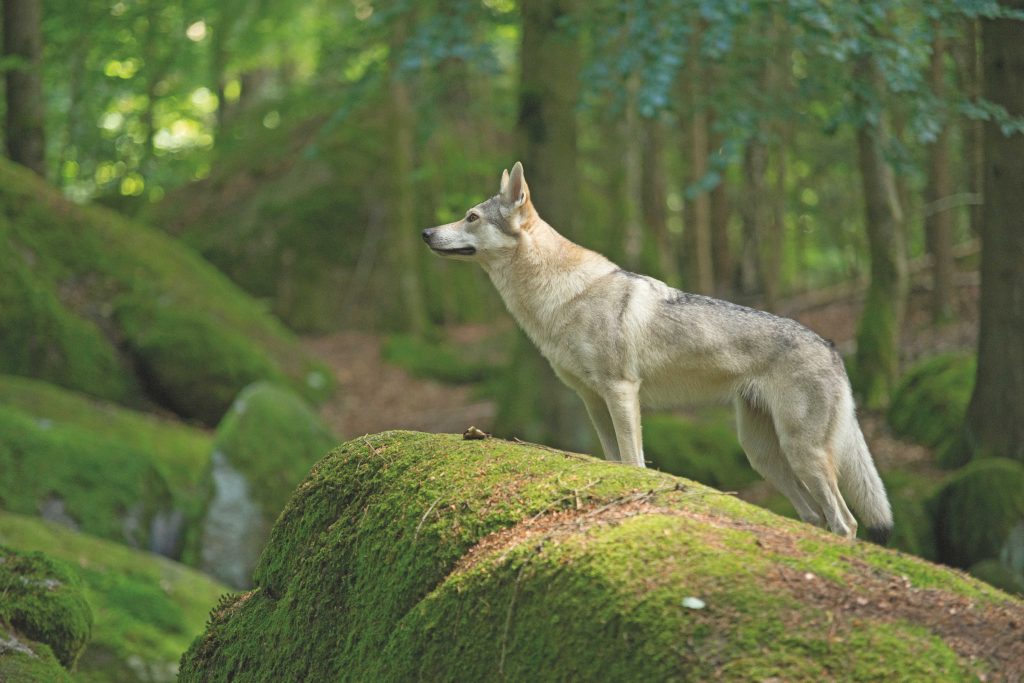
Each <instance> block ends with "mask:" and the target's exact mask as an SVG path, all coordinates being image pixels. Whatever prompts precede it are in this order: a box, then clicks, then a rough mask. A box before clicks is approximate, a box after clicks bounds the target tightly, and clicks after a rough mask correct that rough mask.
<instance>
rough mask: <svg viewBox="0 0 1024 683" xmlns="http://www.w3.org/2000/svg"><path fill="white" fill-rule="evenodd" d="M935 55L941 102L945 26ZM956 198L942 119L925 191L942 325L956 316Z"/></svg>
mask: <svg viewBox="0 0 1024 683" xmlns="http://www.w3.org/2000/svg"><path fill="white" fill-rule="evenodd" d="M933 30H934V31H935V38H934V39H933V40H932V56H931V64H930V67H929V74H928V80H929V83H930V85H931V89H932V93H933V94H934V95H935V97H936V99H937V100H939V101H940V102H941V101H943V100H944V99H945V97H946V64H945V58H946V38H945V36H944V35H943V33H942V26H941V25H940V24H939V23H938V22H935V23H934V25H933ZM952 196H953V174H952V168H951V164H950V128H949V123H948V121H945V120H943V121H942V123H941V128H940V129H939V133H938V136H937V137H936V139H935V142H933V143H932V145H931V147H930V148H929V150H928V183H927V187H926V188H925V201H926V206H925V224H924V227H925V234H926V237H927V242H928V251H929V252H930V254H931V257H932V318H933V320H934V321H935V322H943V321H945V320H948V319H949V318H950V317H952V314H953V293H954V292H953V274H954V262H953V211H952V207H951V206H949V205H948V203H949V201H950V198H951V197H952Z"/></svg>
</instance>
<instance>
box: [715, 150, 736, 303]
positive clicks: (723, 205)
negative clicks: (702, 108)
mask: <svg viewBox="0 0 1024 683" xmlns="http://www.w3.org/2000/svg"><path fill="white" fill-rule="evenodd" d="M720 146H721V141H720V140H719V139H717V138H716V137H714V136H712V144H711V150H710V152H711V155H712V157H714V156H715V155H716V154H718V151H717V150H718V148H719V147H720ZM729 211H730V206H729V195H728V193H727V192H726V188H725V175H724V174H723V175H722V179H721V180H720V181H719V182H718V184H717V185H715V188H714V189H713V190H711V260H712V270H713V271H714V275H715V296H722V297H728V296H729V295H730V294H731V293H732V285H733V282H732V278H733V261H732V243H731V242H730V241H729Z"/></svg>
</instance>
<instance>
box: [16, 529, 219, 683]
mask: <svg viewBox="0 0 1024 683" xmlns="http://www.w3.org/2000/svg"><path fill="white" fill-rule="evenodd" d="M0 543H4V544H8V545H11V546H14V547H18V548H24V549H45V550H46V551H47V553H49V554H51V555H53V556H54V557H56V558H58V559H62V560H65V561H67V562H69V563H73V564H75V565H77V566H78V567H79V573H80V575H81V577H82V580H81V583H82V584H83V585H84V590H85V593H84V595H85V599H86V601H87V602H88V604H89V606H90V607H91V608H92V613H93V614H94V616H95V623H94V625H93V628H92V639H91V641H90V643H89V646H88V648H86V650H85V653H84V654H83V655H82V657H81V658H80V659H79V661H78V672H77V674H76V677H75V678H76V680H78V681H83V682H88V683H123V682H125V681H171V680H174V675H175V671H176V669H177V662H178V659H179V657H180V654H181V652H182V651H184V650H185V648H186V647H187V646H188V644H189V642H190V641H191V640H192V638H194V637H195V636H196V635H197V634H198V633H200V632H201V631H202V628H203V624H204V622H205V619H206V615H207V613H208V612H209V610H210V609H211V607H212V606H213V605H214V604H216V602H217V598H218V596H219V595H221V594H223V593H224V592H226V591H227V588H226V587H225V586H223V585H222V584H219V583H217V582H216V581H214V580H213V579H211V578H209V577H207V576H205V575H203V574H200V573H199V572H197V571H194V570H191V569H188V568H187V567H184V566H182V565H180V564H177V563H175V562H171V561H170V560H166V559H164V558H161V557H159V556H156V555H151V554H149V553H144V552H140V551H137V550H132V549H130V548H126V547H125V546H122V545H120V544H117V543H111V542H108V541H103V540H101V539H98V538H95V537H92V536H88V535H86V534H81V533H76V532H73V531H71V530H69V529H65V528H64V527H61V526H57V525H54V524H50V523H47V522H45V521H43V520H40V519H37V518H31V517H23V516H21V515H14V514H10V513H6V512H0ZM0 661H2V659H0ZM39 680H49V679H39Z"/></svg>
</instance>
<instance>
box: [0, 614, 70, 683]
mask: <svg viewBox="0 0 1024 683" xmlns="http://www.w3.org/2000/svg"><path fill="white" fill-rule="evenodd" d="M0 681H4V683H43V682H44V681H45V683H71V676H70V675H69V674H68V672H67V669H65V668H64V667H62V666H61V665H60V662H58V661H57V658H56V657H54V656H53V652H51V651H50V648H49V647H47V646H46V645H43V644H42V643H33V642H32V641H30V640H28V639H25V638H24V637H19V636H18V634H16V633H11V632H9V631H7V629H5V628H4V627H3V626H2V625H0Z"/></svg>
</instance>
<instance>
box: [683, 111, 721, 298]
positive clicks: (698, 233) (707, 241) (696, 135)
mask: <svg viewBox="0 0 1024 683" xmlns="http://www.w3.org/2000/svg"><path fill="white" fill-rule="evenodd" d="M698 106H700V105H698ZM690 144H691V147H690V169H691V170H690V182H691V183H697V182H699V181H700V180H702V179H703V178H704V176H706V175H707V173H708V171H709V170H710V163H709V157H708V114H707V110H705V109H702V108H701V109H698V110H697V111H695V112H694V114H693V119H692V121H691V124H690ZM692 201H693V221H692V224H691V225H690V226H688V227H689V228H690V230H692V241H691V242H690V244H692V245H693V257H694V258H693V263H694V267H695V268H696V272H695V273H694V276H695V277H694V280H693V281H694V285H695V286H694V289H695V290H696V291H697V292H699V293H701V294H711V293H713V292H714V290H715V279H714V271H713V268H714V266H713V260H712V258H711V195H710V193H709V192H707V191H704V190H702V191H700V192H698V193H697V195H696V196H695V197H694V198H693V200H692Z"/></svg>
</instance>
